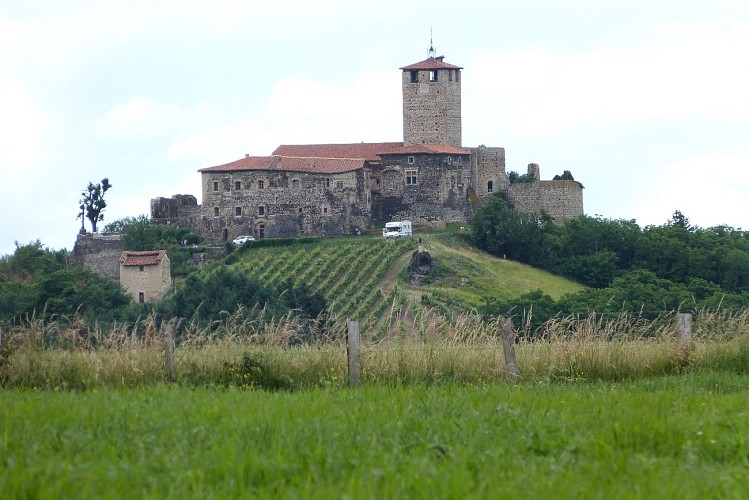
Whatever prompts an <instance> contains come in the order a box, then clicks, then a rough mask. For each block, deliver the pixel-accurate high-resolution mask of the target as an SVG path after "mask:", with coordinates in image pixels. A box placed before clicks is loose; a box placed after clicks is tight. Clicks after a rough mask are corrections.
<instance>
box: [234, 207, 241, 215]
mask: <svg viewBox="0 0 749 500" xmlns="http://www.w3.org/2000/svg"><path fill="white" fill-rule="evenodd" d="M234 215H236V216H237V217H241V215H242V207H235V208H234Z"/></svg>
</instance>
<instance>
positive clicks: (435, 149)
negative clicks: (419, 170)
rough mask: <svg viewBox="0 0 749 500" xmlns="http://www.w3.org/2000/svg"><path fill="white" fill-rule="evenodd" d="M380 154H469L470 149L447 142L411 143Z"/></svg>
mask: <svg viewBox="0 0 749 500" xmlns="http://www.w3.org/2000/svg"><path fill="white" fill-rule="evenodd" d="M380 154H381V155H405V154H427V155H429V154H432V155H434V154H443V155H444V154H448V155H466V156H468V155H470V154H471V152H470V151H466V150H465V149H460V148H456V147H454V146H448V145H447V144H412V145H410V146H403V147H400V148H394V149H390V150H387V151H380Z"/></svg>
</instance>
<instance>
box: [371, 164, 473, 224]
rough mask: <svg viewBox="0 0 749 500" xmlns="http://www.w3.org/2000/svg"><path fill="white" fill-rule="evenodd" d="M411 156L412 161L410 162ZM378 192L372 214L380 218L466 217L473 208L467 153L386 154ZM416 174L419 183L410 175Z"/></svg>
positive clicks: (452, 219)
mask: <svg viewBox="0 0 749 500" xmlns="http://www.w3.org/2000/svg"><path fill="white" fill-rule="evenodd" d="M409 156H410V157H411V158H413V160H414V162H413V163H408V158H409ZM382 165H383V166H382V168H381V170H380V171H379V172H377V173H378V175H379V176H380V189H379V192H377V193H375V194H374V196H373V208H372V213H373V217H374V218H375V219H377V220H378V221H387V220H401V219H408V220H412V221H414V222H415V223H423V222H431V221H445V222H462V221H465V220H467V214H468V212H469V210H470V206H469V201H468V188H469V185H468V182H467V179H470V172H471V163H470V161H469V157H468V156H450V155H386V157H384V158H383V161H382ZM414 171H415V173H416V184H409V183H408V181H407V177H411V178H413V176H412V175H407V174H409V172H414Z"/></svg>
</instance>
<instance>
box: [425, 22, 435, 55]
mask: <svg viewBox="0 0 749 500" xmlns="http://www.w3.org/2000/svg"><path fill="white" fill-rule="evenodd" d="M436 53H437V51H436V50H434V42H432V27H431V26H430V27H429V50H427V55H428V56H429V58H430V59H434V55H435V54H436Z"/></svg>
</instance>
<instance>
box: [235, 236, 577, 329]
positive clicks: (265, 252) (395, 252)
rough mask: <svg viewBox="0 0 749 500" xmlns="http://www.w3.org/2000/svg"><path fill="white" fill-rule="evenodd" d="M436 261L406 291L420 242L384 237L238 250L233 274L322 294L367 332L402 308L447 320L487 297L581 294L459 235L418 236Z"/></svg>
mask: <svg viewBox="0 0 749 500" xmlns="http://www.w3.org/2000/svg"><path fill="white" fill-rule="evenodd" d="M417 236H420V237H421V238H422V241H423V242H424V245H425V250H426V251H428V252H429V253H430V254H431V255H432V258H433V272H432V274H431V275H430V277H429V279H428V282H427V283H426V284H425V285H423V286H421V287H419V288H414V287H411V286H410V285H408V282H407V268H408V265H409V263H410V259H411V254H412V253H413V251H414V250H416V248H417V240H416V238H414V239H404V240H398V241H392V240H390V241H382V239H381V238H379V237H370V236H360V237H351V238H335V239H321V240H317V241H312V242H309V241H300V242H299V243H297V244H292V245H289V246H284V247H260V248H253V246H252V244H248V245H245V246H243V247H241V248H240V249H239V250H238V251H237V253H236V254H235V258H233V259H231V260H230V262H232V264H231V266H232V267H233V268H234V269H236V270H238V271H241V272H243V273H246V274H247V275H249V276H251V277H255V278H257V279H259V280H260V281H262V282H265V283H278V282H281V281H285V280H291V281H293V282H294V283H295V284H297V283H305V284H307V286H309V287H310V288H311V289H312V290H313V291H318V292H320V293H322V294H323V295H324V296H325V298H326V300H327V301H328V304H330V311H331V313H332V314H333V316H334V317H336V318H339V319H347V318H356V319H359V320H360V321H362V322H363V324H364V326H365V327H367V326H370V325H372V324H374V323H375V322H377V321H378V320H380V319H381V318H382V317H383V316H385V315H386V314H384V313H386V311H390V312H391V313H392V311H394V310H398V309H400V308H401V307H402V306H403V305H404V304H408V305H409V306H410V307H416V308H420V307H422V306H423V305H426V306H428V307H432V308H435V309H436V310H438V311H439V312H440V313H441V314H442V315H443V316H448V317H449V316H452V315H453V314H455V313H460V312H463V311H466V310H471V309H473V308H475V307H477V306H478V305H480V304H481V303H482V302H483V298H484V297H496V298H498V299H508V298H512V297H516V296H519V295H521V294H523V293H525V292H528V291H532V290H537V289H541V290H543V291H544V292H546V293H548V294H549V295H551V296H553V297H559V296H561V295H562V294H564V293H568V292H574V291H577V290H580V289H582V288H583V287H582V286H580V285H578V284H576V283H573V282H571V281H569V280H566V279H563V278H560V277H558V276H554V275H551V274H549V273H546V272H543V271H540V270H538V269H534V268H532V267H529V266H526V265H524V264H520V263H518V262H513V261H508V260H503V259H497V258H495V257H492V256H490V255H488V254H486V253H483V252H480V251H478V250H475V249H473V248H471V247H470V246H468V245H467V244H466V243H465V242H464V241H463V240H462V238H460V237H459V236H458V235H456V234H455V233H454V232H449V231H446V232H439V233H432V234H422V235H417Z"/></svg>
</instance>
